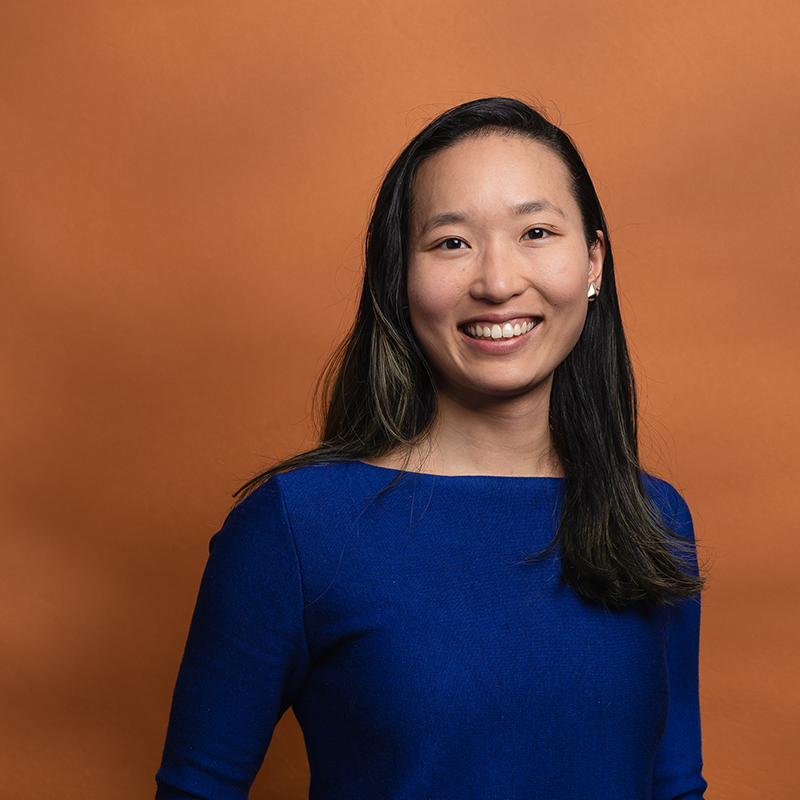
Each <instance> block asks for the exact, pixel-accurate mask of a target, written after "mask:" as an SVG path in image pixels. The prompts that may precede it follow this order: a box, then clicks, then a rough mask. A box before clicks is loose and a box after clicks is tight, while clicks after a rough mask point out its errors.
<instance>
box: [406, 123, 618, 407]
mask: <svg viewBox="0 0 800 800" xmlns="http://www.w3.org/2000/svg"><path fill="white" fill-rule="evenodd" d="M412 200H413V205H412V207H413V213H412V217H411V226H410V231H409V261H408V276H407V292H408V312H409V316H410V320H411V325H412V327H413V329H414V333H415V335H416V337H417V341H418V342H419V344H420V347H421V348H422V351H423V353H424V354H425V357H426V358H427V360H428V363H429V364H430V366H431V369H432V370H433V373H434V375H435V377H436V381H437V385H438V387H439V390H440V393H441V394H442V396H443V397H447V398H450V399H453V400H455V401H456V402H459V403H466V404H469V405H471V406H474V405H475V404H476V403H477V404H480V403H481V402H485V401H487V400H491V401H492V402H493V401H495V400H496V399H498V398H509V397H519V396H523V395H536V396H538V397H540V398H541V399H542V400H549V395H550V387H551V385H552V377H553V371H554V370H555V368H556V367H557V366H558V365H559V364H560V363H561V362H562V361H563V360H564V359H565V358H566V356H567V355H568V354H569V352H570V351H571V350H572V348H573V347H574V346H575V343H576V342H577V341H578V338H579V337H580V334H581V331H582V329H583V324H584V321H585V318H586V311H587V305H588V297H587V296H588V291H589V286H590V285H591V284H594V285H595V286H596V287H599V285H600V279H601V270H602V264H603V256H604V254H605V246H604V243H603V239H602V233H601V232H598V235H599V237H600V240H599V241H598V242H597V243H596V244H595V245H594V246H593V247H592V248H591V249H590V248H589V247H588V245H587V243H586V238H585V235H584V231H583V221H582V219H581V214H580V210H579V208H578V205H577V202H576V200H575V198H574V196H573V193H572V189H571V181H570V176H569V174H568V172H567V170H566V168H565V167H564V165H563V163H562V162H561V159H560V158H559V157H558V156H557V155H555V154H554V153H553V152H552V151H551V150H550V149H549V148H547V147H545V146H544V145H542V144H539V143H538V142H535V141H533V140H531V139H527V138H524V137H522V136H519V135H501V134H486V135H479V136H477V137H474V138H469V139H466V140H463V141H461V142H459V143H458V144H455V145H453V146H452V147H449V148H446V149H445V150H442V151H440V152H438V153H436V154H435V155H434V156H431V157H430V158H429V159H428V160H427V161H425V162H423V164H422V165H421V166H420V168H419V170H418V171H417V174H416V176H415V177H414V184H413V190H412Z"/></svg>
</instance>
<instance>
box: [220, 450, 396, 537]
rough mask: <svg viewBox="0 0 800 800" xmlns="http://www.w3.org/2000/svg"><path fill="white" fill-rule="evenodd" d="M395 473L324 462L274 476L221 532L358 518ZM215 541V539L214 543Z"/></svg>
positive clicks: (253, 531) (249, 497)
mask: <svg viewBox="0 0 800 800" xmlns="http://www.w3.org/2000/svg"><path fill="white" fill-rule="evenodd" d="M396 476H397V473H396V472H395V471H394V470H389V469H380V468H378V467H373V466H370V465H368V464H364V463H362V462H361V461H352V460H348V461H326V462H320V463H317V464H309V465H305V466H301V467H295V468H294V469H291V470H287V471H286V472H278V473H276V474H274V475H272V476H271V477H270V478H269V479H268V480H266V481H264V483H262V484H261V485H260V486H258V487H257V488H255V489H253V490H252V491H251V492H249V493H248V494H247V496H246V497H245V498H244V499H242V500H241V501H240V502H239V503H237V504H236V505H235V506H234V507H233V509H232V510H231V512H230V513H229V514H228V517H227V519H226V520H225V524H224V525H223V527H222V530H221V531H220V532H219V534H217V537H219V536H220V535H224V534H225V533H226V531H230V530H234V529H235V530H236V531H238V532H239V535H241V533H242V532H245V533H249V534H258V533H259V532H263V531H264V530H265V529H274V528H275V527H276V526H279V527H285V528H286V529H288V530H290V531H291V530H292V529H294V528H297V527H299V526H301V525H302V526H303V527H307V524H308V523H309V522H310V521H311V522H313V521H315V520H316V521H318V522H322V521H324V520H331V521H332V520H333V519H334V518H341V517H342V516H343V515H344V516H349V515H350V514H352V513H355V514H359V513H361V511H363V509H364V508H365V507H366V506H367V505H369V503H370V502H371V501H372V500H374V499H375V497H376V496H377V495H379V494H380V493H381V492H382V491H383V490H384V489H386V488H387V487H389V486H390V485H391V484H392V481H393V480H394V479H395V478H396ZM215 538H216V537H215Z"/></svg>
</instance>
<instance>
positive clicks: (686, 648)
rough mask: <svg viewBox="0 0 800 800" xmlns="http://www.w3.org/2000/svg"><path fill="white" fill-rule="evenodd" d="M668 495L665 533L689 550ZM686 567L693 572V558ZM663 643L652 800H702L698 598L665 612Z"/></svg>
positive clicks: (685, 519) (686, 520) (679, 508)
mask: <svg viewBox="0 0 800 800" xmlns="http://www.w3.org/2000/svg"><path fill="white" fill-rule="evenodd" d="M662 485H663V486H665V487H666V488H667V489H668V490H669V494H670V498H669V500H670V501H671V502H670V503H669V505H670V506H671V507H672V509H673V514H674V516H673V519H672V520H668V523H669V525H670V528H671V529H672V530H673V531H674V532H675V533H676V534H677V535H678V536H679V537H681V538H682V539H684V540H686V541H687V543H689V544H691V545H692V546H693V545H694V530H693V526H692V518H691V515H690V513H689V509H688V508H687V506H686V503H685V502H684V501H683V498H682V497H681V496H680V495H679V494H678V493H677V492H675V490H674V489H672V487H667V486H666V484H662ZM691 566H692V568H693V569H695V568H696V561H695V560H694V559H693V561H692V565H691ZM670 613H671V619H670V626H669V632H668V639H667V651H666V655H667V669H668V673H669V683H668V688H669V711H668V716H667V724H666V728H665V730H664V735H663V737H662V739H661V745H660V747H659V749H658V751H657V753H656V759H655V766H654V778H653V799H654V800H702V797H703V792H704V791H705V789H706V785H707V784H706V782H705V780H704V779H703V776H702V768H703V759H702V754H701V743H700V701H699V691H698V690H699V687H698V655H699V642H700V599H699V597H698V598H696V599H693V600H687V601H683V602H681V603H680V604H678V605H677V606H675V607H674V608H672V609H671V610H670Z"/></svg>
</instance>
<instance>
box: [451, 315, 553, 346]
mask: <svg viewBox="0 0 800 800" xmlns="http://www.w3.org/2000/svg"><path fill="white" fill-rule="evenodd" d="M496 318H497V317H496V315H495V316H482V317H475V319H474V320H471V321H470V322H465V323H463V325H459V333H460V334H461V338H462V341H464V342H465V343H466V344H467V346H469V347H470V348H472V349H474V350H478V351H480V352H481V353H487V354H489V355H503V354H505V353H513V352H515V351H516V350H519V349H520V348H521V347H524V346H525V344H526V343H527V342H529V341H530V339H531V337H532V336H534V334H535V333H536V331H538V330H539V327H540V326H541V323H542V318H541V317H539V316H524V317H520V316H519V315H517V316H515V317H508V315H505V316H504V317H503V318H502V319H498V321H497V322H495V319H496ZM531 320H532V321H534V322H535V323H536V324H535V325H534V326H533V327H532V328H531V329H530V330H529V331H528V332H527V333H523V334H522V335H521V336H513V337H511V338H510V339H475V338H473V337H472V336H470V335H469V334H468V333H467V332H466V326H467V325H471V324H474V323H476V322H492V323H493V324H500V323H505V322H515V321H519V322H521V321H531Z"/></svg>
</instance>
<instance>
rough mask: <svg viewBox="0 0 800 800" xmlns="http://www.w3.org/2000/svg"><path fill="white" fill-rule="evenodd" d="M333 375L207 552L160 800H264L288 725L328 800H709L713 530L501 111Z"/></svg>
mask: <svg viewBox="0 0 800 800" xmlns="http://www.w3.org/2000/svg"><path fill="white" fill-rule="evenodd" d="M329 375H330V380H329V381H328V384H327V386H328V388H329V391H328V398H329V399H328V407H327V413H326V416H325V420H324V426H323V433H322V437H321V442H320V445H319V446H318V447H317V448H316V449H315V450H312V451H311V452H308V453H304V454H302V455H300V456H297V457H295V458H292V459H289V460H288V461H286V462H284V463H282V464H280V465H279V466H277V467H275V468H273V469H271V470H269V471H268V472H266V473H264V474H263V475H261V476H259V477H258V478H256V479H255V480H254V481H251V482H250V483H249V484H248V485H247V486H246V487H245V489H246V493H247V494H248V496H247V497H246V499H244V500H243V501H242V502H241V503H240V504H239V505H238V506H237V507H236V508H235V509H234V511H233V512H232V513H231V515H230V517H229V518H228V520H227V521H226V523H225V526H224V527H223V529H222V531H221V532H220V533H219V534H217V536H216V537H215V538H214V540H213V542H212V550H211V556H210V559H209V563H208V566H207V569H206V573H205V576H204V578H203V583H202V586H201V590H200V596H199V599H198V603H197V608H196V611H195V617H194V620H193V622H192V628H191V632H190V635H189V641H188V644H187V648H186V654H185V656H184V661H183V664H182V667H181V672H180V675H179V678H178V684H177V688H176V691H175V699H174V703H173V710H172V717H171V720H170V729H169V733H168V737H167V746H166V749H165V755H164V762H163V764H162V768H161V770H160V772H159V775H158V780H159V787H160V788H159V795H158V796H159V797H160V798H186V797H204V798H212V797H213V798H228V797H230V798H241V797H246V795H247V790H248V788H249V785H250V783H251V782H252V780H253V778H254V776H255V773H256V771H257V770H258V767H259V766H260V763H261V760H262V758H263V755H264V752H265V751H266V748H267V745H268V743H269V740H270V736H271V734H272V730H273V727H274V725H275V723H276V722H277V720H278V719H279V718H280V716H281V714H283V712H284V711H285V710H286V709H287V708H288V707H289V706H290V705H291V706H292V707H293V709H294V712H295V714H296V716H297V719H298V720H299V722H300V725H301V726H302V728H303V732H304V736H305V740H306V746H307V750H308V757H309V762H310V766H311V789H310V796H311V797H312V798H325V800H331V798H359V800H363V799H364V798H382V799H383V798H403V800H406V799H410V798H414V799H416V798H420V799H421V798H503V800H510V799H511V798H520V800H522V798H524V799H525V800H530V798H555V797H558V798H581V800H588V798H597V799H598V800H609V799H610V798H614V800H624V799H627V798H629V799H630V800H633V799H634V798H635V799H636V800H643V799H644V798H659V799H661V798H678V797H680V798H684V799H685V798H700V797H702V794H703V791H704V789H705V785H706V784H705V781H704V780H703V778H702V776H701V759H700V729H699V712H698V698H697V646H698V630H699V604H698V602H697V600H696V597H697V594H698V592H699V590H700V588H701V580H700V578H699V577H698V576H697V572H696V568H695V566H694V565H695V560H694V555H693V539H692V526H691V519H690V517H689V513H688V510H687V508H686V506H685V504H684V503H683V501H682V500H681V498H680V497H679V496H678V494H677V493H676V492H675V491H674V489H672V488H671V487H670V486H669V485H667V484H665V483H663V482H661V481H658V480H656V479H653V478H649V477H645V476H643V475H642V474H641V471H640V467H639V461H638V453H637V440H636V403H635V392H634V384H633V378H632V375H631V369H630V363H629V358H628V352H627V347H626V344H625V337H624V333H623V328H622V322H621V318H620V313H619V306H618V302H617V296H616V291H615V285H614V271H613V259H612V256H611V246H610V242H609V236H608V230H607V227H606V223H605V220H604V217H603V212H602V209H601V207H600V203H599V201H598V199H597V195H596V193H595V190H594V188H593V186H592V183H591V179H590V178H589V175H588V173H587V171H586V168H585V166H584V165H583V163H582V161H581V159H580V156H579V155H578V153H577V151H576V150H575V148H574V146H573V144H572V142H571V141H570V139H569V137H568V136H567V135H566V134H565V133H564V132H563V131H561V130H560V129H559V128H557V127H556V126H554V125H552V124H551V123H549V122H548V121H547V120H545V119H544V118H543V117H542V116H541V115H540V114H538V113H537V112H536V111H534V110H533V109H531V108H529V107H528V106H526V105H525V104H523V103H521V102H518V101H516V100H509V99H505V98H490V99H483V100H478V101H475V102H472V103H467V104H465V105H462V106H459V107H457V108H454V109H452V110H450V111H448V112H447V113H445V114H443V115H442V116H441V117H439V118H438V119H436V120H434V121H433V122H432V123H431V124H430V125H429V126H428V127H427V128H425V130H423V131H422V132H421V133H420V134H419V135H418V136H417V137H416V138H415V139H414V140H413V141H412V142H411V143H410V144H409V145H408V147H407V148H406V149H405V151H404V152H403V153H402V154H401V155H400V156H399V158H398V159H397V160H396V161H395V163H394V164H393V166H392V167H391V168H390V170H389V172H388V174H387V176H386V178H385V180H384V183H383V186H382V188H381V190H380V193H379V195H378V198H377V201H376V205H375V210H374V213H373V216H372V220H371V223H370V226H369V231H368V235H367V244H366V272H365V278H364V287H363V292H362V296H361V303H360V307H359V310H358V315H357V319H356V322H355V325H354V328H353V331H352V333H351V335H350V337H349V338H348V340H347V341H346V342H345V344H344V345H343V347H342V348H341V350H340V355H339V358H338V360H337V361H336V362H335V364H334V366H333V367H332V368H331V370H330V371H329Z"/></svg>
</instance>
